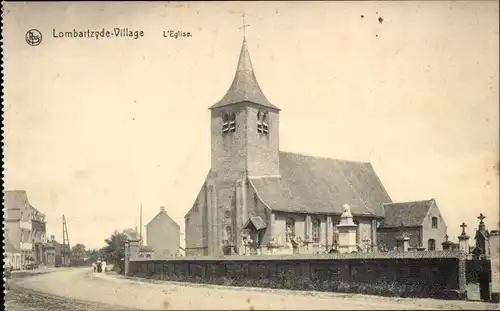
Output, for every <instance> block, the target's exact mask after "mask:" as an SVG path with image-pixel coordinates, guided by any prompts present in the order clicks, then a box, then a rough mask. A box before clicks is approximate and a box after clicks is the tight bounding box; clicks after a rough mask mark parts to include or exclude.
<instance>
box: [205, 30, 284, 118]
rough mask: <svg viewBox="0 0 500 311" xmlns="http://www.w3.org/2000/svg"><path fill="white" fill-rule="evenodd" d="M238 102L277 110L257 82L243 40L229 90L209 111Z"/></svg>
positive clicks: (245, 43)
mask: <svg viewBox="0 0 500 311" xmlns="http://www.w3.org/2000/svg"><path fill="white" fill-rule="evenodd" d="M240 102H251V103H255V104H258V105H262V106H266V107H269V108H273V109H277V110H279V109H278V107H276V106H274V105H273V104H271V103H270V102H269V100H268V99H267V98H266V96H265V95H264V93H263V92H262V90H261V88H260V86H259V83H258V82H257V78H256V77H255V72H254V70H253V66H252V60H251V59H250V53H249V52H248V46H247V42H246V40H245V39H243V43H242V45H241V51H240V58H239V60H238V66H237V67H236V74H235V75H234V79H233V83H232V84H231V86H230V87H229V90H227V92H226V95H224V97H223V98H222V99H221V100H220V101H218V102H217V103H216V104H215V105H213V106H212V107H210V109H214V108H218V107H223V106H227V105H232V104H236V103H240Z"/></svg>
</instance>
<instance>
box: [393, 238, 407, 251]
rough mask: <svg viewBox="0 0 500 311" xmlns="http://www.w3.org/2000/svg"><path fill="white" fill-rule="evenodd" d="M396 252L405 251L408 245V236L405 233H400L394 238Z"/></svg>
mask: <svg viewBox="0 0 500 311" xmlns="http://www.w3.org/2000/svg"><path fill="white" fill-rule="evenodd" d="M396 245H397V249H398V252H407V251H408V249H409V246H410V238H409V237H408V236H406V235H401V236H399V237H397V238H396Z"/></svg>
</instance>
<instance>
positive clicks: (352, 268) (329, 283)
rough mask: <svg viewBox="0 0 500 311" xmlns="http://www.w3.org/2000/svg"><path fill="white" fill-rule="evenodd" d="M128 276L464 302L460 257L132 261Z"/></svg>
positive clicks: (414, 254) (370, 255)
mask: <svg viewBox="0 0 500 311" xmlns="http://www.w3.org/2000/svg"><path fill="white" fill-rule="evenodd" d="M128 275H130V276H136V277H143V278H149V279H158V280H168V281H181V282H192V283H205V284H220V285H229V286H251V287H264V288H280V289H291V290H315V291H329V292H342V293H360V294H361V293H362V294H372V295H381V296H396V297H422V298H423V297H428V298H443V299H463V298H464V297H465V295H466V292H465V286H466V260H465V255H464V254H461V253H457V252H408V253H357V254H325V255H290V256H251V257H250V256H226V257H222V256H221V257H172V258H168V259H166V258H165V259H142V258H141V260H131V261H130V270H129V273H128Z"/></svg>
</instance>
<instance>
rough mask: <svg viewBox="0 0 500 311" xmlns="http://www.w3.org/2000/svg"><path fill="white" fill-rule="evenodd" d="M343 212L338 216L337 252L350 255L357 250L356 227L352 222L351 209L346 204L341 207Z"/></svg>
mask: <svg viewBox="0 0 500 311" xmlns="http://www.w3.org/2000/svg"><path fill="white" fill-rule="evenodd" d="M343 208H344V212H343V213H342V215H341V216H340V224H339V225H337V229H338V230H339V241H338V250H339V252H341V253H352V252H355V251H357V250H358V247H357V241H356V239H357V238H356V231H357V228H358V225H356V224H355V223H354V222H353V221H352V214H351V208H350V206H349V205H348V204H345V205H344V206H343Z"/></svg>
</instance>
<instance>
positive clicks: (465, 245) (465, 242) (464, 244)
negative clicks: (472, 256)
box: [458, 222, 469, 255]
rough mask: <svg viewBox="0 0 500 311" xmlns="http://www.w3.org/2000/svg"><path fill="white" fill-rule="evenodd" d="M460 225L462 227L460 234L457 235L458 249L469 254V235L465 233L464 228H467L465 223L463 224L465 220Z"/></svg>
mask: <svg viewBox="0 0 500 311" xmlns="http://www.w3.org/2000/svg"><path fill="white" fill-rule="evenodd" d="M460 227H461V228H462V234H460V235H459V236H458V244H459V249H460V251H462V252H464V253H465V254H466V255H469V236H468V235H467V233H465V228H467V225H466V224H465V222H462V224H461V225H460Z"/></svg>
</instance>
